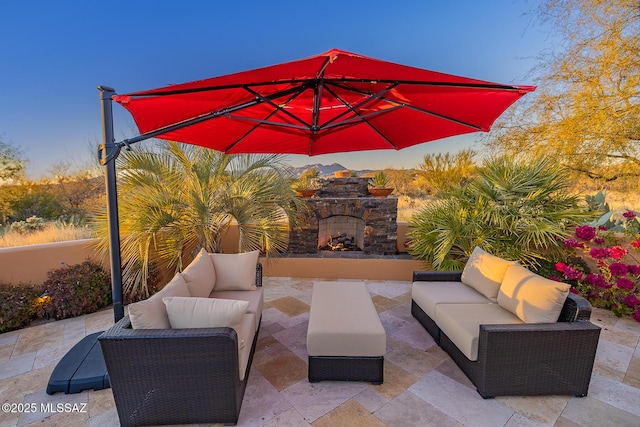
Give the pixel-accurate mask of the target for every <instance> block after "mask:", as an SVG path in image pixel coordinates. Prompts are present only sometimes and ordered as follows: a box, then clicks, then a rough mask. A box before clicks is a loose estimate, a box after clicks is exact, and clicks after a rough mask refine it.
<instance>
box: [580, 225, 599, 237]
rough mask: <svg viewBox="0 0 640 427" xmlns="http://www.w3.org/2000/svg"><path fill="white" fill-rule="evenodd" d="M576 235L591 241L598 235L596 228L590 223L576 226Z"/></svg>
mask: <svg viewBox="0 0 640 427" xmlns="http://www.w3.org/2000/svg"><path fill="white" fill-rule="evenodd" d="M576 237H578V239H580V240H584V241H589V240H591V239H593V238H594V237H596V229H595V228H593V227H591V226H590V225H581V226H580V227H578V228H576Z"/></svg>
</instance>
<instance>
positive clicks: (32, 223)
mask: <svg viewBox="0 0 640 427" xmlns="http://www.w3.org/2000/svg"><path fill="white" fill-rule="evenodd" d="M44 225H45V221H44V219H42V218H38V217H37V216H35V215H34V216H30V217H29V218H27V219H26V220H24V221H16V222H13V223H11V232H13V233H18V234H27V233H31V232H33V231H38V230H42V228H43V227H44Z"/></svg>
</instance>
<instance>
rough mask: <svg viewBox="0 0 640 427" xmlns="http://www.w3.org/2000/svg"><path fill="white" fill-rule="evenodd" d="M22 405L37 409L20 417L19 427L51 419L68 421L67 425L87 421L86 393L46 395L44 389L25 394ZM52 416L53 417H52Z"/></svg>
mask: <svg viewBox="0 0 640 427" xmlns="http://www.w3.org/2000/svg"><path fill="white" fill-rule="evenodd" d="M24 403H26V404H29V405H33V406H34V407H35V408H37V410H36V411H34V412H25V413H23V414H21V415H20V419H19V420H18V425H19V426H24V425H29V424H32V423H36V422H40V421H41V420H44V419H45V418H48V417H51V419H53V418H56V419H57V420H60V419H61V418H64V419H65V420H68V421H69V424H67V425H78V424H76V423H80V422H86V421H88V419H89V396H88V394H87V392H82V393H76V394H64V393H55V394H53V395H48V394H47V393H46V392H45V391H44V389H42V390H39V391H37V392H35V393H31V394H27V395H26V396H25V397H24ZM59 405H61V407H59ZM52 415H54V416H52Z"/></svg>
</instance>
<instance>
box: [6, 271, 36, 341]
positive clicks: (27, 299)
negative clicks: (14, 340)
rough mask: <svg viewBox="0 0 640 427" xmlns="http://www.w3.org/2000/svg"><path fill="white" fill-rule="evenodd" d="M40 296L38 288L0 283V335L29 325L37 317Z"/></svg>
mask: <svg viewBox="0 0 640 427" xmlns="http://www.w3.org/2000/svg"><path fill="white" fill-rule="evenodd" d="M40 295H42V288H41V287H39V286H33V285H18V286H12V285H9V284H6V283H0V333H3V332H8V331H13V330H15V329H20V328H22V327H24V326H27V325H29V324H30V323H31V322H32V321H33V320H34V319H35V318H36V317H37V313H38V306H37V300H38V297H40Z"/></svg>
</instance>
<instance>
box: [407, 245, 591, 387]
mask: <svg viewBox="0 0 640 427" xmlns="http://www.w3.org/2000/svg"><path fill="white" fill-rule="evenodd" d="M476 249H479V248H476ZM481 252H482V254H481V258H482V257H484V259H485V261H486V259H488V258H489V257H490V258H491V259H492V261H493V262H494V264H495V263H496V262H497V263H501V261H502V262H504V263H506V264H507V267H506V268H504V270H503V269H502V267H503V266H504V265H501V266H499V267H498V268H497V269H496V268H493V267H495V265H491V262H489V263H488V264H489V265H488V266H487V263H486V262H485V263H484V265H482V264H483V263H482V262H481V261H480V262H478V257H475V258H474V256H473V255H472V257H471V258H470V260H469V262H468V263H467V265H466V266H465V270H464V271H452V272H451V271H449V272H444V271H417V272H414V274H413V281H414V283H413V289H412V303H411V313H412V315H413V316H414V317H415V318H416V319H417V320H418V321H419V322H420V323H421V324H422V326H423V327H424V328H425V329H426V330H427V331H428V332H429V333H430V335H431V336H432V337H433V338H434V340H435V342H436V343H437V344H438V345H439V346H440V347H441V348H442V349H444V350H445V351H446V352H447V353H448V354H449V355H450V356H451V358H452V359H453V360H454V361H455V362H456V364H457V365H458V366H459V367H460V368H461V369H462V371H463V372H464V373H465V374H466V375H467V377H469V379H470V380H471V381H472V382H473V384H474V385H475V386H476V388H477V391H478V393H479V394H480V395H481V396H482V397H483V398H491V397H495V396H509V395H512V396H513V395H516V396H520V395H553V394H556V395H574V396H586V395H587V392H588V389H589V382H590V379H591V372H592V369H593V363H594V359H595V354H596V349H597V346H598V338H599V334H600V328H599V327H597V326H595V325H593V324H592V323H590V322H589V318H590V316H591V305H590V304H589V302H588V301H587V300H586V299H584V298H582V297H580V296H577V295H575V294H573V293H570V292H568V285H566V286H567V287H566V288H564V287H563V284H560V283H557V282H553V281H550V280H547V279H544V278H542V277H540V276H537V275H535V274H533V273H531V272H528V270H526V269H524V268H523V267H521V266H518V265H517V264H515V263H509V262H505V261H504V260H500V259H499V258H497V257H493V256H491V255H489V254H486V253H484V252H483V251H481ZM474 254H476V251H474ZM472 264H475V272H473V270H474V266H473V265H472ZM487 267H490V268H487ZM496 270H498V271H497V273H496ZM469 271H472V272H473V274H470V273H469ZM479 271H481V273H482V274H478V273H479ZM512 271H513V272H512ZM465 273H466V274H465ZM474 274H475V279H477V278H478V277H479V276H483V275H484V277H481V279H485V283H484V284H485V285H487V284H489V283H490V282H492V283H491V286H492V287H493V290H495V285H496V284H497V285H498V292H500V293H499V294H498V295H496V297H495V298H492V297H491V296H492V295H493V293H492V292H484V293H489V294H490V295H489V297H487V295H485V294H483V293H482V292H479V291H478V290H477V289H476V288H478V289H480V290H483V291H487V288H486V287H485V288H484V289H483V287H482V285H480V286H477V284H476V287H475V288H474V287H473V286H469V283H468V282H469V281H471V279H473V278H474ZM514 275H515V276H517V277H516V279H517V280H516V281H515V283H513V284H511V286H510V285H509V283H506V282H508V281H513V280H514ZM518 275H519V276H518ZM465 276H466V277H465ZM486 276H490V277H486ZM464 282H467V283H464ZM545 286H547V287H551V288H555V289H556V291H558V290H560V291H561V292H559V293H558V292H556V294H557V295H555V296H554V298H556V301H554V303H555V305H557V307H555V308H554V310H555V311H554V313H552V314H551V315H550V316H551V317H550V318H551V319H552V320H549V317H548V313H542V318H541V319H540V318H538V319H536V318H535V316H533V317H534V318H533V319H532V316H531V314H532V310H533V311H535V310H537V308H536V307H535V306H540V305H544V302H542V303H541V302H540V301H527V299H526V296H527V295H529V297H530V298H531V299H536V298H537V297H539V295H540V294H544V293H545V290H544V287H545ZM502 288H506V289H507V291H506V292H507V293H511V294H518V293H522V294H524V296H525V299H524V301H519V303H518V304H517V306H516V304H515V303H514V304H513V305H511V306H510V305H509V303H508V302H505V297H504V292H505V290H504V289H502ZM565 289H566V293H565ZM516 296H517V295H516ZM501 297H503V298H502V299H501ZM503 306H504V307H503ZM505 307H507V308H505ZM512 311H513V312H512ZM534 314H540V313H534ZM545 316H547V318H546V320H545ZM520 317H523V318H524V319H525V320H527V321H526V322H525V321H524V320H522V319H521V318H520ZM553 319H557V321H556V320H553Z"/></svg>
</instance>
